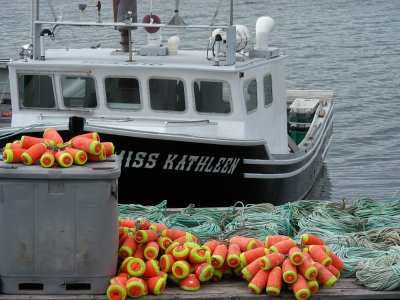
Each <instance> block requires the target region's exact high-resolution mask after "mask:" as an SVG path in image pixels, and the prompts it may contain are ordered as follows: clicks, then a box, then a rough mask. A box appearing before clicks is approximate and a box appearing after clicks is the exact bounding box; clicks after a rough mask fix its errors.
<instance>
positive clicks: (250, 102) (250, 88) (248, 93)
mask: <svg viewBox="0 0 400 300" xmlns="http://www.w3.org/2000/svg"><path fill="white" fill-rule="evenodd" d="M243 93H244V102H245V104H246V111H247V112H251V111H255V110H256V109H257V80H256V79H251V80H248V81H246V82H245V83H244V87H243Z"/></svg>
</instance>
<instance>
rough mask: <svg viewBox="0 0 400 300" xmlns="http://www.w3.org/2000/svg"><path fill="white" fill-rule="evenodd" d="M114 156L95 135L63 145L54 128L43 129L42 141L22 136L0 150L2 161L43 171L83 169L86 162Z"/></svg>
mask: <svg viewBox="0 0 400 300" xmlns="http://www.w3.org/2000/svg"><path fill="white" fill-rule="evenodd" d="M113 154H114V145H113V143H111V142H100V136H99V134H98V133H96V132H89V133H85V134H82V135H77V136H75V137H73V138H72V139H71V140H70V141H68V142H64V141H63V139H62V137H61V135H60V134H59V133H58V132H57V130H55V129H54V128H47V129H46V130H45V131H44V132H43V137H33V136H29V135H23V136H22V137H21V139H19V140H17V141H14V142H13V143H8V144H6V146H5V147H4V148H3V155H2V156H3V161H4V162H6V163H19V162H22V163H23V164H25V165H27V166H29V165H33V164H36V163H39V164H40V165H41V166H42V167H44V168H51V167H53V166H55V165H58V166H60V167H63V168H68V167H71V166H72V165H74V164H75V165H79V166H81V165H84V164H85V163H86V162H87V161H104V160H105V159H106V158H107V157H108V156H110V155H113Z"/></svg>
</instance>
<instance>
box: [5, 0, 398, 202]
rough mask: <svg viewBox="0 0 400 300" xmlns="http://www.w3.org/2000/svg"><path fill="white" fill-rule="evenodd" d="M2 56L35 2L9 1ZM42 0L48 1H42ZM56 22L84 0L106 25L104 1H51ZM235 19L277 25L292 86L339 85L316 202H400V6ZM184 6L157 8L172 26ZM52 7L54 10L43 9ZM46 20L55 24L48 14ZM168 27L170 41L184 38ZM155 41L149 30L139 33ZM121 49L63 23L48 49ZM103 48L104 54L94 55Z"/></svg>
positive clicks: (188, 2) (201, 18)
mask: <svg viewBox="0 0 400 300" xmlns="http://www.w3.org/2000/svg"><path fill="white" fill-rule="evenodd" d="M1 1H2V2H3V3H2V9H1V10H0V28H1V30H0V58H16V57H18V53H19V50H20V48H21V46H22V45H23V44H26V43H30V35H31V4H30V1H26V0H14V1H5V0H1ZM40 1H41V2H42V3H43V4H44V3H45V2H46V1H45V0H40ZM50 1H51V2H52V3H53V4H54V6H55V14H56V17H58V18H62V19H64V20H75V21H78V20H79V19H80V17H82V16H81V15H80V13H79V10H78V3H86V4H88V7H87V8H86V14H85V20H87V21H95V20H97V9H96V8H95V7H93V6H94V5H96V3H97V1H95V0H70V1H63V0H50ZM138 2H139V5H138V20H139V21H141V20H142V18H143V17H144V16H145V15H146V14H148V13H149V12H150V1H138ZM180 2H181V5H180V15H181V16H182V18H183V19H184V21H185V22H187V23H190V24H195V23H201V24H209V23H210V22H211V21H212V19H213V16H214V13H215V11H216V9H217V7H218V3H219V0H203V1H197V0H182V1H180ZM229 2H230V1H227V0H225V1H222V5H221V7H220V8H219V11H218V15H217V17H216V18H215V21H214V23H215V24H222V23H227V22H228V21H229V10H228V8H229ZM234 2H235V11H234V23H235V24H243V25H246V26H247V27H248V28H249V30H250V32H251V33H252V34H254V31H255V22H256V19H257V18H258V17H260V16H263V15H267V16H270V17H272V18H273V19H274V20H275V28H274V30H273V32H272V34H271V36H270V42H269V45H270V46H273V47H278V48H280V49H281V51H284V52H285V53H286V54H287V55H289V57H290V59H289V63H288V74H287V76H288V81H287V88H288V89H333V91H334V95H335V117H334V138H333V140H332V143H331V146H330V150H329V152H328V155H327V157H326V160H325V163H324V166H323V169H322V171H321V174H320V176H319V179H318V181H317V182H316V185H315V186H314V188H313V190H312V192H311V194H310V195H309V199H327V200H329V199H330V200H333V201H341V200H342V199H347V200H356V199H359V198H362V197H370V198H374V199H378V200H387V199H391V198H392V197H397V198H398V197H400V193H399V195H397V192H398V191H399V190H400V176H399V173H400V147H399V146H400V126H399V125H400V122H399V117H398V114H399V112H400V108H399V104H400V80H399V78H400V51H399V47H398V43H399V42H398V41H399V40H400V18H399V17H398V15H399V13H400V1H394V0H392V1H391V0H387V1H385V0H382V1H375V0H329V1H328V0H323V1H321V0H297V1H293V0H280V1H273V0H235V1H234ZM174 3H175V1H173V0H171V1H165V0H153V1H152V8H153V9H152V12H153V13H154V14H157V15H159V16H160V17H161V20H162V22H168V21H169V20H170V19H171V18H172V16H173V15H174ZM43 6H45V5H43ZM40 14H41V18H43V17H44V18H47V19H48V20H52V19H53V16H52V14H51V11H50V10H49V9H46V10H43V11H41V12H40ZM101 19H102V21H104V22H107V21H112V1H111V0H107V1H102V10H101ZM175 34H176V33H175V32H174V31H172V30H168V31H167V30H165V31H163V37H164V39H165V40H166V39H167V38H168V37H170V36H172V35H175ZM180 37H181V47H182V48H198V49H205V48H206V47H207V41H208V32H205V33H204V35H196V34H195V33H194V32H193V31H192V30H187V33H186V34H185V36H180ZM134 39H135V40H136V41H137V42H138V43H139V44H144V43H146V36H145V33H144V32H143V31H142V30H136V31H135V32H134ZM98 44H100V46H101V47H113V48H117V47H119V33H118V31H115V30H113V29H105V30H95V31H93V30H88V29H75V30H74V31H73V30H70V28H63V27H57V28H56V29H55V40H54V41H52V40H50V39H49V38H47V39H46V43H45V46H46V47H49V46H52V47H53V46H58V47H63V48H74V47H76V45H79V46H94V45H98ZM94 51H95V50H94Z"/></svg>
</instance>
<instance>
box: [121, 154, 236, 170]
mask: <svg viewBox="0 0 400 300" xmlns="http://www.w3.org/2000/svg"><path fill="white" fill-rule="evenodd" d="M119 157H120V159H121V161H123V160H125V162H124V161H123V163H122V167H125V168H137V169H140V168H145V169H153V168H154V167H156V166H161V168H162V169H163V170H174V171H186V172H206V173H207V172H208V173H221V174H233V173H234V171H235V169H236V167H237V166H238V164H239V162H240V158H233V157H214V156H203V155H189V154H175V153H169V154H168V155H167V157H166V158H164V159H162V158H161V157H162V156H161V153H156V152H152V153H148V152H142V151H139V152H136V153H135V152H134V151H128V152H127V151H125V150H122V151H121V152H120V153H119Z"/></svg>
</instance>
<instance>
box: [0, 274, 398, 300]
mask: <svg viewBox="0 0 400 300" xmlns="http://www.w3.org/2000/svg"><path fill="white" fill-rule="evenodd" d="M28 299H29V300H35V299H37V300H50V299H52V300H67V299H68V300H86V299H91V300H105V299H107V297H106V296H105V295H71V294H69V295H3V294H0V300H28ZM127 299H133V298H127ZM140 299H143V300H156V299H195V300H210V299H219V300H245V299H277V298H276V297H269V296H267V295H266V294H265V293H264V294H261V295H256V294H252V293H250V291H249V290H248V289H247V284H246V282H245V281H243V280H233V279H224V280H222V281H220V282H218V283H215V282H214V283H206V284H203V286H202V287H201V289H200V290H199V291H196V292H188V291H184V290H182V289H180V288H178V287H170V286H167V288H166V289H165V290H164V293H163V294H162V295H159V296H155V295H148V296H143V297H140ZM279 299H295V298H294V296H293V294H292V293H291V292H288V291H283V292H282V294H281V295H280V296H279ZM310 299H324V300H327V299H341V300H345V299H400V290H398V291H371V290H368V289H366V288H364V287H362V286H359V285H357V284H356V283H355V282H354V279H350V278H341V279H339V281H338V282H337V284H336V285H335V286H334V287H332V288H330V289H328V288H321V289H320V290H319V291H318V293H316V294H314V295H312V296H311V298H310Z"/></svg>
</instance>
